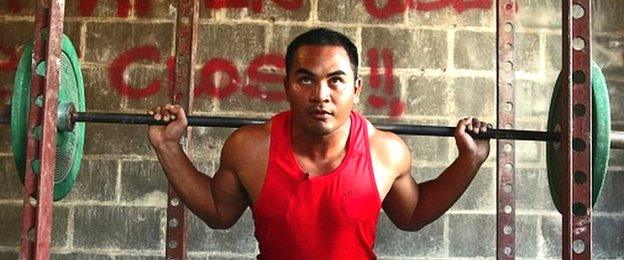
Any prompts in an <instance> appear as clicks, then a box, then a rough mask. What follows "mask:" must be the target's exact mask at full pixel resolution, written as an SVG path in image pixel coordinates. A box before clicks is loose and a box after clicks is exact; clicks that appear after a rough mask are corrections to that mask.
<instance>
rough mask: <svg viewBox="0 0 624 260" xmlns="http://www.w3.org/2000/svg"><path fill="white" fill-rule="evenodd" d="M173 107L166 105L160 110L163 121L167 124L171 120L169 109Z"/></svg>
mask: <svg viewBox="0 0 624 260" xmlns="http://www.w3.org/2000/svg"><path fill="white" fill-rule="evenodd" d="M172 108H173V107H172V106H171V105H170V104H166V105H163V109H162V114H163V121H165V122H169V121H170V120H171V111H170V110H171V109H172Z"/></svg>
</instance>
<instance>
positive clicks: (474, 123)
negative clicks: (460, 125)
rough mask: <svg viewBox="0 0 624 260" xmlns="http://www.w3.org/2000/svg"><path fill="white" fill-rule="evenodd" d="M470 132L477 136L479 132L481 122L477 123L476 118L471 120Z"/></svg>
mask: <svg viewBox="0 0 624 260" xmlns="http://www.w3.org/2000/svg"><path fill="white" fill-rule="evenodd" d="M472 129H473V130H472V132H473V133H475V134H478V133H479V131H480V130H481V121H479V119H478V118H473V119H472Z"/></svg>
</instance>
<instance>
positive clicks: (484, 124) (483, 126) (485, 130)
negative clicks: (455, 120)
mask: <svg viewBox="0 0 624 260" xmlns="http://www.w3.org/2000/svg"><path fill="white" fill-rule="evenodd" d="M489 126H490V124H488V123H486V122H481V132H482V133H485V132H487V130H488V127H489Z"/></svg>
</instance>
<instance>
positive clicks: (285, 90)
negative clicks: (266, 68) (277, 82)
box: [283, 76, 290, 102]
mask: <svg viewBox="0 0 624 260" xmlns="http://www.w3.org/2000/svg"><path fill="white" fill-rule="evenodd" d="M283 84H284V85H283V86H284V94H285V96H286V101H288V102H290V100H289V98H288V97H289V96H290V95H288V91H289V90H290V88H289V87H288V76H284V82H283Z"/></svg>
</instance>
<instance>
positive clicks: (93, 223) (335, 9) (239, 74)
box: [0, 0, 624, 259]
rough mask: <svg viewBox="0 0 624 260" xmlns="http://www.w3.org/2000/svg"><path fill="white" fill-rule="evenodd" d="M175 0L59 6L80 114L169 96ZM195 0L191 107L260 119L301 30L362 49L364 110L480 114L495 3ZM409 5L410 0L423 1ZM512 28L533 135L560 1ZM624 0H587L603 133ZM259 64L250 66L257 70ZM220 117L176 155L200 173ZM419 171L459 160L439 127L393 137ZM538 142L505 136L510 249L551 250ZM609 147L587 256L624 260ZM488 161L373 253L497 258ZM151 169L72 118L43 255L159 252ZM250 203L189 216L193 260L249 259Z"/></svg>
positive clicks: (130, 138) (253, 250)
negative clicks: (511, 147)
mask: <svg viewBox="0 0 624 260" xmlns="http://www.w3.org/2000/svg"><path fill="white" fill-rule="evenodd" d="M34 2H35V1H33V0H25V1H19V0H0V105H8V104H10V99H11V94H10V93H11V88H12V82H13V77H14V74H15V73H14V72H15V69H16V62H17V60H18V57H19V55H20V54H21V51H22V49H23V46H24V44H25V43H26V42H27V41H28V40H29V39H30V38H31V37H32V36H31V34H32V25H33V21H34V18H33V17H34V16H33V11H34V10H33V9H34V8H33V6H34ZM175 2H176V1H173V0H118V1H97V0H76V1H67V6H66V22H65V33H66V34H67V35H68V36H69V37H70V38H71V40H72V42H73V43H74V44H75V46H76V49H77V50H78V53H79V57H80V61H81V65H82V69H83V73H84V79H85V88H86V89H85V90H86V96H87V110H88V111H93V112H103V111H108V112H111V111H118V112H133V113H142V112H144V111H145V110H146V109H147V108H148V107H150V106H153V105H156V104H160V103H162V102H166V101H168V100H169V99H168V97H169V96H170V92H169V86H170V85H169V84H170V78H171V71H170V65H169V64H170V62H171V60H170V59H171V57H172V56H173V50H174V48H175V47H174V39H175V36H174V32H175V27H174V26H175V16H176V5H175ZM406 2H408V1H398V0H397V1H395V0H389V1H375V0H361V1H356V0H349V1H329V0H327V1H326V0H290V1H287V0H264V1H261V0H258V1H248V0H240V1H211V0H206V1H201V7H202V10H201V24H200V42H199V55H198V60H197V64H195V71H196V86H195V89H196V90H195V97H196V103H195V104H194V105H195V110H194V111H193V113H194V114H198V115H219V116H240V117H242V116H244V117H264V118H268V117H270V116H271V115H272V114H273V113H275V112H278V111H281V110H283V109H286V108H287V104H286V103H285V101H284V97H283V94H282V93H281V90H282V87H281V84H280V82H281V80H280V79H279V77H275V76H276V75H278V76H279V75H282V74H283V64H282V63H281V58H282V57H283V55H284V53H285V48H286V45H287V43H288V42H289V41H290V40H291V39H293V38H294V37H295V36H296V35H298V34H299V33H301V32H304V31H306V30H308V29H310V28H313V27H318V26H324V27H330V28H333V29H336V30H339V31H342V32H344V33H345V34H347V35H348V36H350V37H351V38H352V39H353V40H354V41H355V43H356V45H357V46H358V47H359V50H360V57H361V63H360V65H361V67H360V71H359V72H360V74H361V75H362V77H363V79H364V83H365V88H364V91H363V93H362V97H361V102H360V104H359V105H358V106H357V109H358V110H359V111H361V112H362V113H364V114H365V115H366V116H367V117H368V118H369V119H370V120H372V121H374V122H397V123H414V124H436V125H454V124H455V122H456V120H457V119H458V118H460V117H464V116H468V115H471V116H478V117H480V118H482V119H485V120H488V121H490V122H494V121H495V119H496V111H495V104H496V100H495V98H496V93H495V88H496V86H495V81H496V80H495V77H496V74H495V65H496V63H495V38H494V37H495V27H494V26H495V24H496V19H495V13H494V5H495V1H493V0H472V1H468V0H453V1H412V2H418V4H416V5H408V4H406ZM421 2H422V3H421ZM517 2H518V3H519V8H518V13H517V22H516V24H515V27H514V29H515V32H516V49H515V55H516V64H515V70H516V84H515V86H514V87H515V89H516V104H515V109H516V113H517V119H516V122H517V123H516V125H515V127H516V128H525V129H535V130H544V129H545V128H546V121H547V115H548V107H549V103H550V95H551V92H552V87H553V85H554V82H555V79H556V76H557V73H558V71H559V70H560V68H561V61H560V60H561V51H560V49H561V47H560V46H561V32H560V26H561V21H560V8H561V6H560V3H559V1H548V0H519V1H517ZM622 11H624V3H622V2H621V1H618V0H602V1H594V19H593V24H594V30H595V33H594V39H593V40H594V41H593V43H594V59H595V60H596V61H597V62H598V63H599V64H600V65H601V66H602V67H603V71H604V72H605V76H606V78H607V81H608V84H609V87H610V95H611V96H610V98H611V107H612V118H613V129H616V130H624V113H623V112H622V111H623V110H622V109H623V108H622V102H621V99H622V96H623V94H624V77H623V76H622V75H623V74H622V72H623V71H624V25H623V24H624V23H622V18H621V13H622ZM259 74H261V75H266V76H265V77H258V75H259ZM231 131H232V130H229V129H217V128H213V129H209V128H202V129H195V130H194V133H195V135H194V139H193V147H192V149H191V152H192V154H193V160H194V161H195V163H196V164H197V165H198V167H199V168H200V169H201V170H202V171H204V172H206V173H207V174H212V172H214V170H215V169H216V167H217V166H218V157H219V150H220V148H221V147H222V145H223V142H224V140H225V138H226V137H227V135H228V134H229V133H230V132H231ZM405 140H406V142H407V143H408V145H409V146H410V149H411V152H412V157H413V159H412V160H413V172H412V174H413V176H414V177H415V178H416V179H417V180H418V181H425V180H428V179H431V178H435V177H436V176H437V175H438V174H439V173H440V172H441V171H442V170H443V169H444V167H446V166H447V165H448V164H449V163H450V162H451V161H452V160H453V159H454V158H455V156H456V148H455V145H454V141H453V140H452V139H450V138H431V137H407V136H406V137H405ZM545 150H546V149H545V145H544V144H543V143H536V142H517V145H516V156H517V158H516V161H517V164H516V169H517V171H516V172H517V175H516V181H517V186H516V190H515V192H516V196H517V213H516V214H517V223H516V227H517V233H516V234H517V237H516V241H517V256H518V257H519V258H529V259H534V258H537V259H549V258H550V259H558V258H560V254H561V253H560V251H561V217H560V215H559V214H558V213H557V211H556V210H555V209H554V207H553V204H552V202H551V200H550V194H549V191H548V186H547V172H546V163H545V160H546V158H545V154H546V152H545ZM622 158H624V153H623V152H622V151H615V150H614V151H612V159H611V162H610V167H609V174H608V176H607V183H606V185H605V188H604V190H603V195H602V197H601V199H600V200H599V201H598V202H597V204H596V208H595V209H594V210H595V211H594V224H593V232H594V236H593V246H594V247H593V250H594V257H595V258H597V259H613V258H621V257H624V195H622V193H621V192H620V191H619V188H620V187H622V185H623V184H624V174H622V173H623V172H624V160H623V159H622ZM495 174H496V173H495V158H494V155H491V156H490V160H489V161H488V162H487V163H486V164H485V165H484V167H483V169H482V170H481V171H480V172H479V174H478V176H477V177H476V178H475V180H474V182H473V184H472V185H471V186H470V188H469V189H468V190H467V192H466V193H465V194H464V195H463V196H462V198H461V199H460V200H459V201H458V202H457V204H456V205H454V206H453V208H452V209H451V210H450V211H449V212H448V213H447V214H445V215H444V216H442V217H441V218H440V219H439V220H437V221H436V222H434V223H432V224H431V225H429V226H428V227H426V228H424V229H423V230H421V231H419V232H416V233H408V232H403V231H399V230H398V229H396V228H395V227H394V226H393V225H392V224H391V222H390V221H389V220H388V218H387V217H386V216H385V215H383V214H382V215H381V218H380V221H379V227H378V236H377V243H376V247H375V250H376V251H377V253H378V255H379V256H380V257H381V258H385V259H399V258H427V259H429V258H439V259H451V258H461V259H464V258H494V256H495V253H496V252H495V244H496V242H495V241H496V240H495V239H496V237H495V229H496V226H495V224H496V215H495V205H496V193H495V187H496V186H495V185H496V184H495V183H496V175H495ZM0 181H1V182H0V183H1V184H0V233H1V234H2V235H0V259H5V258H7V259H12V258H16V257H17V252H18V251H19V237H20V232H19V226H20V223H21V185H20V182H19V180H18V178H17V175H16V172H15V166H14V165H13V158H12V153H11V149H10V129H9V127H8V126H7V125H0ZM166 187H167V183H166V179H165V177H164V175H163V174H162V171H161V169H160V167H159V165H158V162H157V160H156V158H155V156H154V153H153V151H152V149H151V147H150V146H149V143H148V141H147V138H146V132H145V127H142V126H122V125H95V124H90V125H88V126H87V141H86V144H85V156H84V159H83V163H82V170H81V172H80V175H79V177H78V181H77V184H76V186H75V188H74V189H73V191H72V193H71V194H70V195H69V196H68V197H67V198H66V199H64V200H62V201H60V202H57V203H55V205H54V229H53V249H52V254H53V258H54V259H160V258H161V257H162V256H163V254H164V245H165V243H164V239H165V208H166V203H165V201H166ZM250 215H251V214H250V212H249V211H248V212H246V213H245V214H244V215H243V217H242V218H241V220H240V221H239V222H238V223H237V224H236V225H235V226H234V227H233V228H231V229H229V230H225V231H220V230H211V229H210V228H208V227H207V226H205V225H204V224H203V223H202V222H201V221H199V220H198V219H197V218H196V217H191V222H190V225H189V228H188V234H189V248H188V250H189V256H191V258H192V259H205V258H212V259H238V258H253V257H254V256H255V255H256V254H257V245H256V242H255V239H254V237H253V222H252V220H251V217H250Z"/></svg>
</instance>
